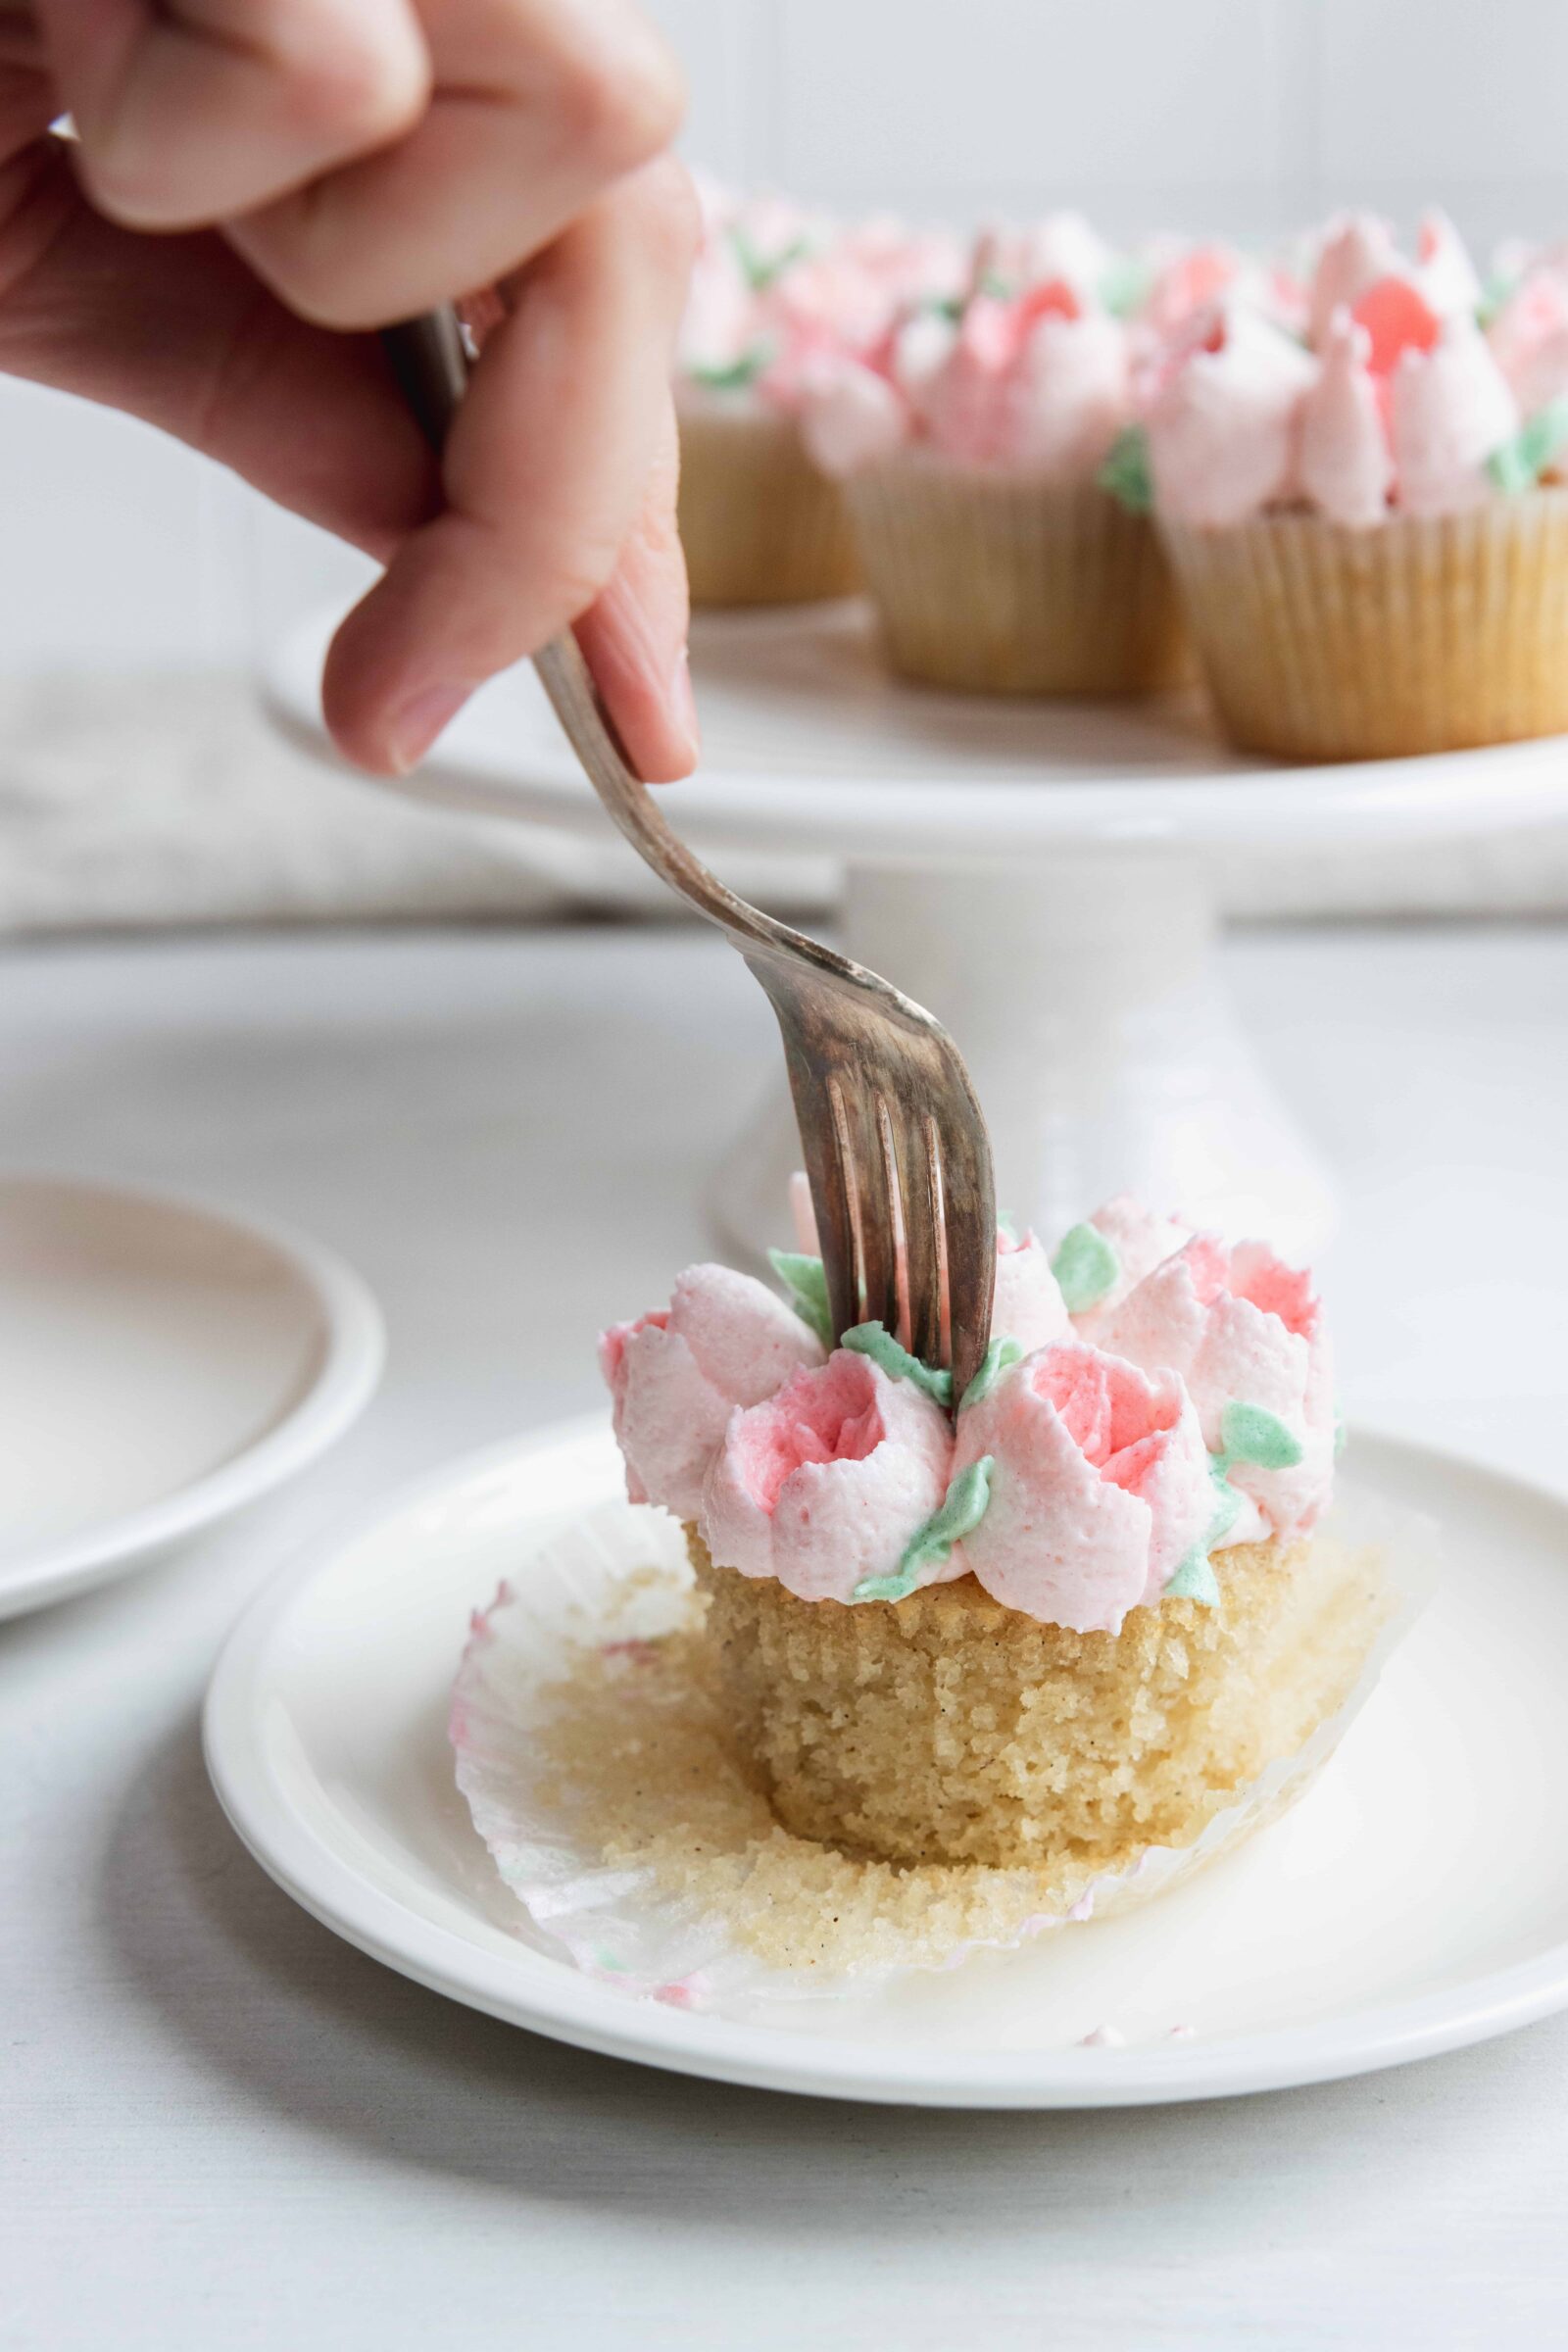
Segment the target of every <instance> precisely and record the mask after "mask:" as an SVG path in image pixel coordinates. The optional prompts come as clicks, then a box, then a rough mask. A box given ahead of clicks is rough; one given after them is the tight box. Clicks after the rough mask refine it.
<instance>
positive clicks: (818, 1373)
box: [701, 1348, 963, 1601]
mask: <svg viewBox="0 0 1568 2352" xmlns="http://www.w3.org/2000/svg"><path fill="white" fill-rule="evenodd" d="M952 1460H953V1437H952V1432H951V1430H950V1428H949V1425H948V1418H947V1415H946V1414H945V1413H944V1412H943V1411H942V1410H941V1409H940V1407H938V1406H937V1405H935V1404H933V1403H932V1401H931V1399H930V1397H927V1396H925V1395H924V1394H923V1392H922V1391H921V1390H920V1389H918V1388H917V1387H915V1386H914V1384H913V1383H912V1382H910V1381H907V1380H890V1379H889V1377H888V1375H887V1374H886V1373H885V1372H884V1371H883V1370H882V1369H881V1367H880V1366H879V1365H877V1364H874V1363H872V1362H871V1361H870V1359H869V1358H868V1357H866V1356H863V1355H857V1354H855V1353H853V1352H852V1351H851V1350H849V1349H847V1348H839V1349H838V1350H837V1351H836V1352H835V1353H834V1354H833V1355H832V1356H830V1357H829V1359H828V1361H827V1362H826V1363H825V1364H823V1365H821V1366H820V1367H818V1368H817V1369H814V1370H806V1371H800V1372H797V1373H795V1374H794V1375H793V1376H792V1378H791V1379H789V1380H788V1381H787V1382H786V1383H785V1385H784V1387H783V1388H782V1389H780V1390H779V1392H778V1394H777V1395H776V1396H775V1397H770V1398H769V1399H768V1400H767V1402H765V1403H762V1404H757V1405H754V1406H753V1407H752V1408H751V1409H750V1410H749V1411H745V1412H736V1413H734V1414H733V1415H732V1416H731V1418H730V1423H729V1427H728V1430H727V1432H726V1434H725V1438H724V1443H723V1446H722V1448H721V1449H720V1451H719V1453H718V1455H717V1457H716V1458H715V1460H714V1462H713V1466H712V1468H711V1472H710V1473H709V1479H708V1490H707V1494H706V1495H705V1497H704V1502H703V1509H702V1516H701V1524H702V1531H703V1538H704V1541H705V1542H706V1543H707V1544H708V1548H709V1550H710V1552H711V1554H712V1557H713V1559H714V1560H715V1562H716V1563H717V1564H718V1565H719V1566H720V1567H721V1568H734V1569H738V1570H739V1572H740V1574H741V1575H742V1576H775V1577H777V1579H778V1581H779V1583H780V1584H781V1585H783V1586H784V1587H785V1589H786V1591H788V1592H791V1593H795V1594H797V1595H798V1597H799V1598H800V1599H802V1600H841V1601H847V1600H850V1599H852V1598H853V1596H854V1593H855V1591H856V1588H857V1586H858V1585H860V1584H862V1583H863V1582H865V1580H866V1579H868V1578H873V1577H889V1576H894V1575H896V1574H897V1572H898V1570H899V1567H900V1564H901V1562H902V1560H903V1558H904V1554H905V1552H906V1551H907V1548H908V1546H909V1544H910V1543H911V1542H912V1541H913V1539H914V1538H915V1537H916V1536H917V1535H918V1534H919V1533H920V1531H921V1529H922V1528H923V1527H924V1526H925V1523H926V1521H927V1520H928V1519H930V1518H931V1517H932V1516H933V1514H934V1513H935V1512H936V1511H937V1510H938V1509H939V1508H940V1506H941V1503H942V1501H943V1497H944V1496H945V1495H946V1493H947V1487H948V1473H949V1471H950V1469H951V1467H952ZM962 1574H963V1561H962V1555H961V1552H960V1551H959V1550H958V1549H955V1551H954V1552H953V1554H952V1555H951V1556H950V1558H949V1559H948V1560H947V1561H946V1562H945V1563H941V1564H931V1565H930V1566H928V1568H927V1569H926V1570H925V1572H924V1573H922V1574H921V1575H920V1576H919V1577H918V1578H917V1579H916V1580H915V1581H916V1582H918V1583H921V1584H934V1583H938V1582H942V1581H945V1580H946V1579H948V1578H951V1577H955V1576H961V1575H962ZM911 1590H912V1586H911Z"/></svg>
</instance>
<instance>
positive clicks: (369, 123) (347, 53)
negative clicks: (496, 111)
mask: <svg viewBox="0 0 1568 2352" xmlns="http://www.w3.org/2000/svg"><path fill="white" fill-rule="evenodd" d="M288 87H289V95H290V106H291V111H292V113H293V115H294V119H295V123H296V125H297V127H298V128H299V129H300V130H301V131H302V132H303V133H304V134H305V135H306V136H307V138H309V139H312V140H313V141H319V143H320V145H321V146H322V147H323V148H325V149H328V150H330V151H332V152H334V153H336V154H337V155H338V156H339V157H341V158H345V159H346V158H347V157H349V156H353V155H358V154H361V153H364V152H366V151H368V150H370V149H374V148H377V147H382V146H386V145H388V144H390V143H391V141H393V140H394V139H399V138H403V137H405V136H406V135H407V134H408V133H409V132H410V131H411V130H413V129H414V127H415V125H416V124H417V123H418V121H419V119H420V117H421V116H422V115H423V113H424V110H425V108H426V106H427V105H428V104H429V99H430V65H429V60H428V58H427V57H426V56H425V55H424V54H423V52H422V51H421V50H420V49H419V47H418V46H417V44H415V43H413V42H405V41H373V42H372V41H369V40H361V41H344V42H340V43H339V44H338V45H337V47H336V48H335V50H334V51H332V52H330V53H327V54H317V55H315V56H312V57H310V58H308V59H303V60H300V61H299V62H298V63H296V64H295V65H294V67H293V69H292V71H291V72H290V74H289V77H288Z"/></svg>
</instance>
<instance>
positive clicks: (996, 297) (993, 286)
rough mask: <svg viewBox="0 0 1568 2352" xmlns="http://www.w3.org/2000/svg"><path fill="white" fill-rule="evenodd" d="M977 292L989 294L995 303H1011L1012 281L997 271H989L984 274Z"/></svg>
mask: <svg viewBox="0 0 1568 2352" xmlns="http://www.w3.org/2000/svg"><path fill="white" fill-rule="evenodd" d="M976 292H977V293H980V294H989V295H990V296H991V298H992V300H993V301H994V302H1010V301H1011V300H1012V286H1011V283H1010V281H1009V280H1008V279H1006V278H1005V277H1004V276H1002V275H1001V273H1000V271H998V270H985V271H984V272H983V274H982V276H981V279H980V283H979V285H978V287H977V288H976Z"/></svg>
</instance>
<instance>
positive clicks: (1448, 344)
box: [1389, 316, 1520, 515]
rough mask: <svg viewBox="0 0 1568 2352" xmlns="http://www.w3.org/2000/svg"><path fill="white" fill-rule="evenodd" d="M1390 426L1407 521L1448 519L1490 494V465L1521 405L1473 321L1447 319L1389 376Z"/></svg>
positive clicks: (1514, 429)
mask: <svg viewBox="0 0 1568 2352" xmlns="http://www.w3.org/2000/svg"><path fill="white" fill-rule="evenodd" d="M1389 422H1390V431H1391V437H1392V439H1393V444H1394V462H1395V466H1396V468H1397V475H1398V485H1399V505H1400V507H1401V508H1402V509H1403V511H1404V512H1405V513H1406V514H1407V515H1451V514H1455V513H1458V512H1459V511H1461V510H1462V509H1464V508H1466V507H1477V506H1481V505H1483V504H1484V503H1485V502H1486V500H1487V499H1489V498H1491V497H1492V496H1493V495H1494V489H1493V484H1492V481H1491V479H1490V477H1489V475H1488V473H1487V470H1486V463H1487V460H1488V458H1490V457H1492V456H1493V455H1494V454H1495V451H1497V450H1498V449H1500V448H1501V447H1502V445H1503V443H1504V442H1505V441H1507V440H1510V439H1511V438H1512V436H1513V435H1514V433H1516V432H1517V431H1518V429H1519V423H1520V417H1519V404H1518V402H1517V401H1516V400H1515V399H1514V396H1513V394H1512V393H1511V392H1510V391H1509V389H1508V384H1507V379H1506V378H1505V376H1504V375H1503V372H1502V370H1501V368H1499V367H1498V366H1497V363H1496V361H1495V359H1494V358H1493V356H1492V353H1491V351H1490V350H1489V348H1488V346H1487V341H1486V338H1485V336H1484V335H1483V334H1482V332H1481V329H1480V328H1479V327H1478V326H1477V324H1476V322H1475V320H1474V319H1471V318H1467V317H1463V316H1461V317H1457V318H1453V319H1448V320H1447V322H1446V325H1445V326H1444V329H1443V332H1442V334H1441V336H1440V337H1439V338H1438V340H1437V341H1436V342H1435V343H1434V344H1433V346H1432V348H1431V349H1430V350H1429V351H1421V350H1417V349H1406V350H1405V351H1403V352H1401V354H1400V356H1399V360H1398V364H1397V367H1396V368H1395V370H1394V383H1393V391H1392V394H1391V399H1390V409H1389Z"/></svg>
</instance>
